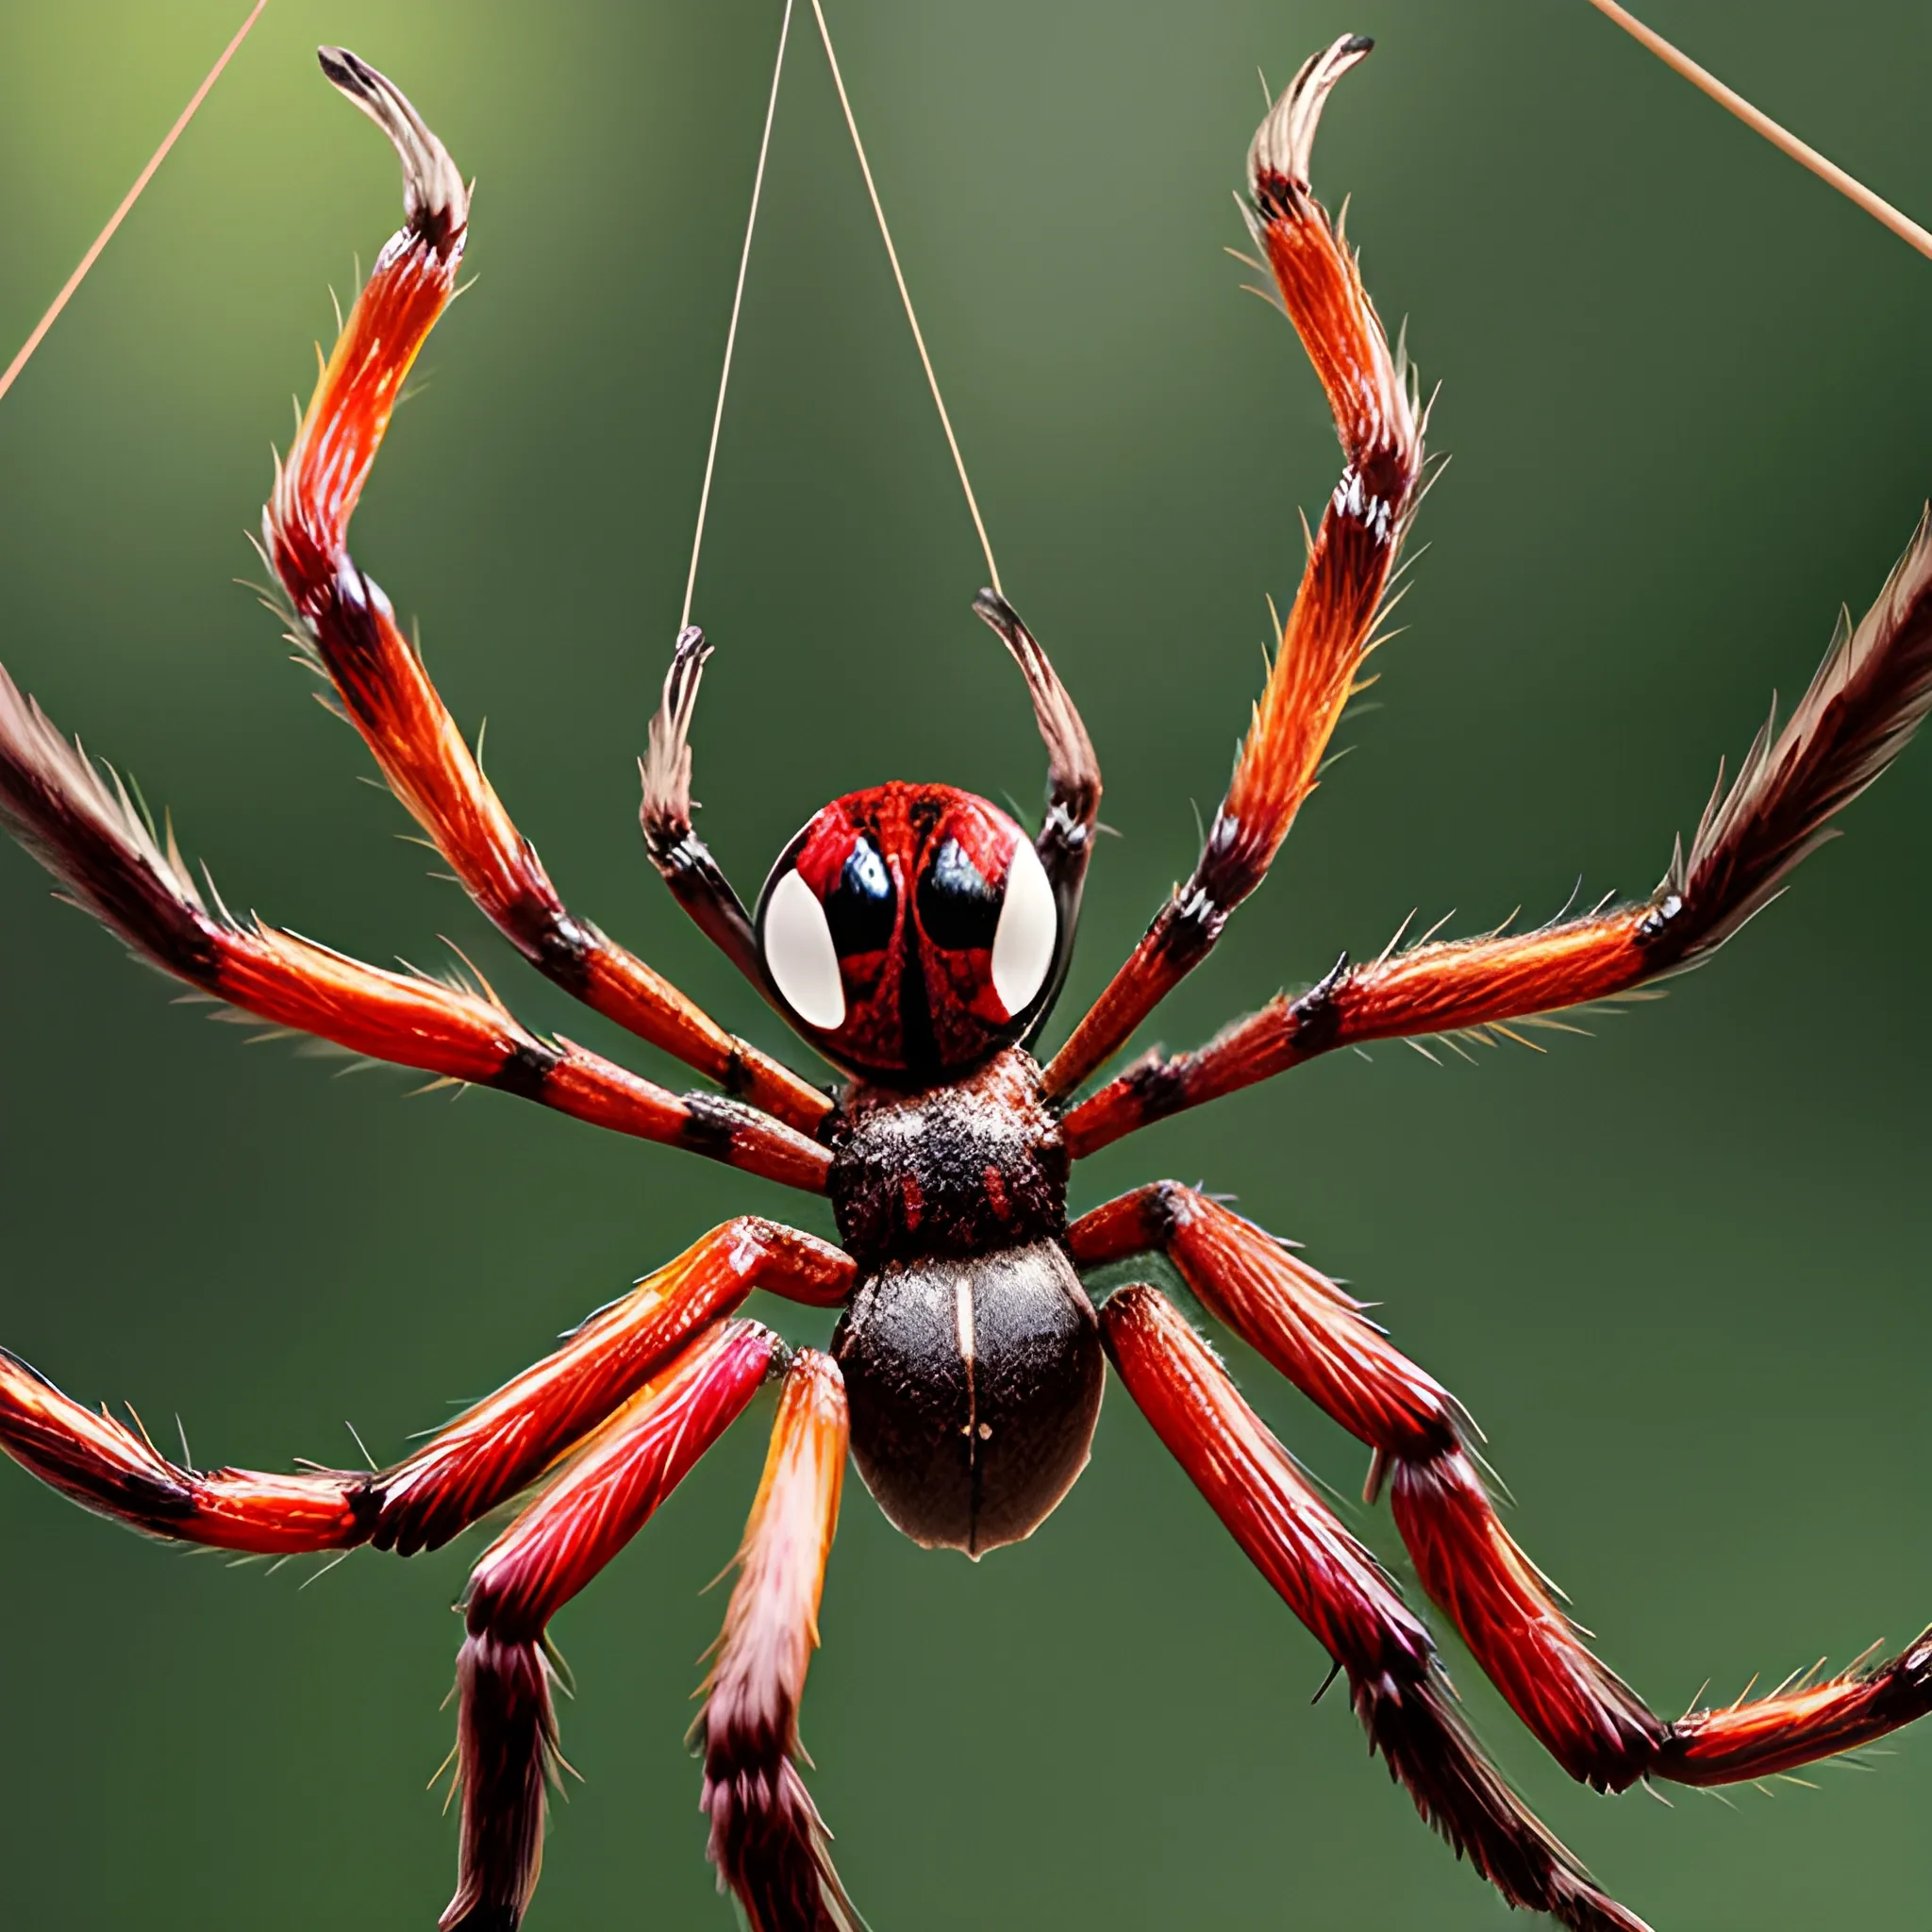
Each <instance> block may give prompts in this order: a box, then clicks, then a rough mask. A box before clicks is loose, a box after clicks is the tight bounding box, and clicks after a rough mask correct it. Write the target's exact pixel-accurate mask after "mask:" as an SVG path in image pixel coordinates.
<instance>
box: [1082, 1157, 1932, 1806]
mask: <svg viewBox="0 0 1932 1932" xmlns="http://www.w3.org/2000/svg"><path fill="white" fill-rule="evenodd" d="M1069 1241H1070V1244H1071V1246H1072V1248H1073V1251H1074V1257H1075V1258H1076V1259H1077V1260H1078V1261H1080V1262H1081V1264H1082V1265H1084V1266H1089V1267H1091V1266H1096V1265H1098V1264H1099V1263H1100V1262H1102V1261H1110V1260H1119V1259H1124V1258H1125V1257H1128V1256H1130V1255H1135V1254H1141V1253H1144V1252H1147V1251H1149V1250H1158V1251H1159V1252H1161V1253H1164V1254H1165V1255H1166V1256H1167V1257H1168V1258H1169V1259H1170V1260H1172V1261H1173V1263H1174V1266H1175V1267H1176V1268H1177V1269H1179V1271H1180V1273H1181V1275H1182V1277H1183V1279H1185V1280H1186V1282H1187V1283H1188V1285H1189V1287H1190V1288H1191V1289H1192V1290H1193V1291H1194V1292H1195V1294H1196V1296H1197V1297H1198V1298H1199V1300H1200V1302H1201V1304H1202V1306H1203V1307H1206V1308H1207V1309H1208V1312H1209V1313H1210V1314H1212V1315H1213V1316H1214V1317H1215V1318H1216V1319H1217V1320H1219V1321H1222V1322H1224V1323H1225V1324H1226V1325H1227V1326H1228V1327H1229V1328H1231V1329H1232V1330H1233V1331H1234V1332H1235V1333H1236V1334H1237V1335H1239V1336H1240V1337H1241V1339H1242V1340H1243V1341H1246V1342H1247V1343H1248V1344H1249V1345H1250V1346H1251V1347H1252V1348H1254V1349H1255V1350H1256V1351H1257V1353H1258V1354H1259V1355H1261V1356H1262V1357H1265V1358H1266V1359H1267V1360H1268V1361H1269V1362H1270V1363H1272V1364H1273V1365H1274V1367H1275V1368H1276V1369H1278V1370H1279V1371H1280V1372H1281V1373H1282V1374H1284V1375H1286V1376H1287V1377H1288V1378H1289V1380H1290V1381H1291V1382H1292V1383H1293V1384H1294V1385H1295V1386H1296V1388H1298V1389H1299V1390H1301V1391H1302V1392H1303V1393H1304V1394H1305V1395H1307V1397H1308V1398H1309V1399H1310V1400H1311V1401H1312V1402H1314V1403H1315V1404H1316V1405H1317V1406H1318V1407H1321V1408H1323V1409H1324V1410H1325V1411H1326V1412H1327V1413H1328V1414H1329V1415H1330V1416H1332V1417H1333V1418H1334V1419H1335V1421H1337V1422H1338V1423H1340V1424H1341V1426H1342V1427H1343V1428H1345V1429H1347V1430H1348V1431H1349V1433H1350V1434H1351V1435H1354V1436H1356V1437H1357V1438H1358V1439H1359V1440H1360V1441H1364V1442H1366V1443H1367V1444H1368V1445H1369V1446H1370V1448H1371V1449H1373V1450H1374V1457H1375V1459H1374V1465H1373V1467H1372V1470H1371V1474H1370V1478H1369V1495H1370V1499H1371V1500H1373V1499H1374V1494H1375V1493H1376V1492H1377V1491H1379V1490H1380V1488H1381V1485H1382V1482H1383V1479H1384V1477H1385V1476H1386V1475H1388V1474H1390V1473H1391V1471H1392V1475H1393V1479H1392V1482H1391V1508H1392V1509H1393V1512H1394V1516H1395V1523H1396V1527H1397V1528H1398V1529H1399V1530H1400V1531H1401V1533H1402V1540H1403V1541H1404V1543H1405V1544H1407V1548H1408V1552H1409V1555H1410V1557H1412V1558H1413V1559H1414V1561H1415V1566H1416V1573H1417V1574H1418V1575H1419V1576H1420V1577H1421V1579H1422V1582H1423V1587H1424V1589H1425V1590H1426V1591H1428V1593H1429V1595H1430V1596H1431V1597H1432V1598H1433V1599H1434V1600H1435V1601H1436V1603H1438V1604H1439V1605H1440V1606H1441V1607H1442V1609H1443V1610H1444V1611H1445V1612H1447V1614H1448V1616H1449V1617H1450V1619H1451V1621H1452V1622H1453V1623H1454V1624H1455V1625H1456V1627H1457V1630H1458V1631H1459V1632H1460V1633H1461V1635H1462V1639H1463V1641H1464V1642H1466V1643H1467V1644H1468V1645H1469V1647H1470V1650H1471V1651H1472V1652H1473V1653H1474V1657H1475V1658H1476V1661H1477V1662H1478V1663H1480V1664H1481V1665H1482V1667H1483V1670H1484V1672H1485V1673H1486V1674H1488V1675H1489V1676H1490V1678H1491V1680H1492V1681H1493V1682H1494V1683H1495V1685H1496V1688H1497V1689H1498V1690H1499V1691H1502V1693H1503V1695H1504V1696H1505V1698H1507V1700H1508V1703H1509V1705H1510V1707H1511V1708H1513V1709H1514V1710H1515V1712H1516V1714H1517V1715H1518V1716H1519V1717H1520V1718H1522V1720H1523V1722H1524V1724H1526V1725H1528V1727H1529V1729H1530V1730H1531V1732H1532V1733H1534V1735H1535V1736H1536V1738H1537V1739H1538V1740H1539V1741H1540V1742H1541V1744H1542V1745H1543V1746H1544V1748H1545V1749H1546V1750H1547V1751H1548V1752H1549V1753H1550V1755H1551V1756H1552V1757H1555V1758H1556V1759H1557V1762H1558V1763H1559V1764H1560V1765H1562V1767H1563V1769H1564V1770H1565V1771H1567V1772H1568V1773H1569V1774H1571V1775H1572V1776H1573V1777H1574V1778H1577V1779H1578V1780H1580V1781H1581V1782H1583V1783H1585V1784H1589V1785H1592V1786H1594V1787H1595V1788H1596V1789H1598V1790H1623V1789H1624V1788H1625V1787H1626V1786H1628V1785H1630V1784H1632V1783H1634V1782H1635V1781H1636V1780H1637V1779H1638V1778H1640V1777H1650V1776H1659V1777H1667V1778H1671V1779H1673V1780H1674V1781H1676V1782H1678V1783H1681V1784H1693V1785H1717V1784H1729V1783H1734V1782H1737V1781H1739V1780H1741V1779H1747V1778H1755V1777H1764V1776H1768V1775H1770V1774H1773V1773H1774V1772H1778V1771H1785V1770H1789V1769H1790V1768H1791V1767H1792V1766H1794V1765H1799V1764H1807V1763H1810V1762H1812V1761H1814V1760H1815V1759H1818V1758H1821V1757H1832V1756H1834V1755H1835V1754H1837V1753H1839V1752H1841V1751H1849V1750H1853V1749H1856V1748H1857V1746H1859V1745H1861V1744H1867V1743H1870V1742H1871V1741H1872V1740H1874V1739H1875V1738H1880V1737H1883V1736H1884V1735H1885V1734H1886V1733H1887V1732H1888V1731H1892V1730H1896V1729H1897V1728H1898V1727H1899V1726H1900V1725H1901V1724H1909V1723H1911V1722H1912V1721H1913V1720H1914V1719H1915V1718H1919V1717H1922V1716H1924V1714H1925V1713H1926V1712H1927V1711H1928V1710H1932V1630H1928V1631H1927V1632H1925V1633H1924V1635H1922V1636H1921V1637H1919V1638H1918V1639H1917V1640H1916V1641H1914V1642H1913V1643H1912V1644H1910V1645H1909V1646H1907V1649H1906V1650H1904V1651H1903V1652H1901V1653H1900V1654H1899V1655H1898V1656H1897V1657H1891V1658H1890V1659H1888V1660H1886V1661H1885V1662H1883V1663H1879V1664H1876V1665H1874V1666H1871V1667H1870V1668H1860V1669H1855V1670H1853V1671H1850V1672H1847V1673H1845V1674H1843V1675H1840V1676H1839V1677H1835V1678H1833V1679H1832V1680H1831V1681H1830V1682H1828V1683H1824V1684H1810V1683H1806V1684H1804V1685H1802V1686H1801V1687H1800V1688H1798V1689H1795V1690H1792V1689H1790V1688H1788V1687H1781V1689H1780V1691H1778V1692H1777V1693H1775V1694H1774V1695H1772V1696H1770V1697H1766V1698H1760V1699H1758V1700H1757V1701H1756V1702H1749V1703H1747V1702H1744V1701H1742V1700H1740V1702H1739V1703H1737V1704H1735V1705H1732V1706H1730V1707H1726V1708H1724V1709H1719V1710H1705V1711H1697V1712H1693V1713H1691V1714H1690V1715H1688V1716H1686V1717H1684V1718H1683V1719H1681V1720H1679V1721H1678V1722H1677V1723H1676V1724H1670V1723H1667V1722H1666V1721H1665V1720H1663V1719H1662V1718H1659V1717H1657V1715H1656V1714H1655V1713H1654V1712H1653V1711H1651V1710H1650V1709H1649V1707H1647V1706H1646V1705H1645V1704H1644V1702H1643V1700H1642V1699H1641V1698H1640V1697H1639V1696H1638V1695H1637V1693H1636V1692H1635V1691H1632V1690H1631V1689H1630V1688H1629V1687H1628V1686H1627V1685H1626V1684H1624V1682H1623V1681H1622V1680H1621V1679H1619V1678H1618V1677H1617V1676H1616V1675H1615V1674H1614V1673H1612V1672H1611V1671H1610V1670H1608V1669H1607V1667H1606V1666H1605V1665H1604V1664H1603V1663H1602V1662H1601V1661H1600V1660H1599V1659H1598V1658H1597V1657H1595V1656H1594V1655H1593V1654H1592V1653H1591V1650H1590V1648H1589V1646H1588V1645H1587V1644H1586V1643H1585V1642H1584V1641H1583V1638H1582V1636H1581V1634H1580V1633H1579V1632H1578V1630H1577V1628H1576V1626H1575V1624H1573V1623H1572V1622H1571V1621H1570V1619H1569V1618H1568V1617H1567V1616H1565V1615H1564V1613H1563V1611H1562V1610H1561V1609H1560V1608H1559V1607H1558V1606H1557V1602H1556V1600H1555V1596H1554V1594H1553V1592H1552V1591H1551V1590H1550V1588H1549V1586H1548V1585H1547V1583H1546V1582H1545V1581H1544V1579H1543V1578H1542V1576H1541V1574H1540V1573H1539V1572H1538V1571H1537V1569H1536V1567H1535V1565H1534V1564H1533V1563H1531V1561H1530V1560H1529V1558H1528V1557H1525V1556H1524V1553H1523V1551H1522V1550H1521V1549H1520V1548H1518V1546H1517V1544H1516V1542H1515V1541H1514V1540H1513V1539H1512V1538H1511V1537H1510V1535H1509V1533H1508V1531H1507V1529H1505V1528H1504V1526H1503V1524H1502V1521H1501V1519H1500V1518H1499V1517H1498V1515H1497V1513H1496V1509H1495V1506H1494V1504H1493V1503H1492V1502H1491V1500H1490V1496H1489V1493H1488V1491H1487V1490H1486V1489H1485V1488H1484V1485H1483V1481H1482V1478H1481V1476H1480V1475H1479V1474H1477V1471H1476V1468H1475V1464H1474V1459H1473V1458H1472V1457H1471V1456H1470V1454H1469V1452H1468V1449H1467V1447H1466V1442H1467V1439H1468V1436H1469V1434H1470V1433H1471V1429H1470V1424H1469V1422H1468V1418H1467V1417H1466V1415H1465V1414H1464V1413H1463V1410H1462V1408H1461V1407H1460V1405H1459V1404H1458V1403H1457V1401H1456V1400H1455V1398H1454V1397H1453V1396H1451V1395H1450V1394H1449V1393H1448V1392H1447V1391H1445V1390H1444V1389H1443V1388H1442V1387H1441V1384H1440V1383H1438V1382H1437V1381H1435V1379H1434V1378H1433V1377H1431V1376H1429V1375H1427V1374H1424V1372H1423V1371H1422V1370H1421V1369H1419V1368H1417V1367H1416V1366H1415V1365H1414V1364H1413V1363H1412V1362H1410V1361H1408V1360H1407V1358H1406V1357H1403V1356H1402V1355H1401V1354H1400V1353H1399V1352H1398V1351H1397V1350H1396V1349H1395V1347H1394V1346H1393V1345H1392V1344H1391V1342H1390V1341H1388V1339H1387V1338H1386V1337H1385V1336H1384V1335H1383V1334H1382V1333H1381V1331H1380V1330H1379V1329H1378V1328H1376V1327H1375V1326H1374V1324H1372V1323H1371V1322H1369V1321H1368V1320H1367V1318H1366V1317H1365V1316H1364V1314H1363V1313H1362V1305H1361V1304H1360V1303H1359V1302H1357V1301H1356V1300H1355V1299H1354V1298H1353V1297H1352V1296H1350V1295H1348V1294H1345V1293H1344V1292H1343V1291H1341V1289H1340V1288H1338V1287H1337V1286H1336V1285H1335V1283H1334V1282H1332V1281H1330V1280H1329V1279H1328V1278H1327V1277H1326V1276H1325V1275H1324V1274H1319V1273H1318V1272H1317V1271H1316V1270H1315V1269H1313V1268H1311V1267H1310V1266H1309V1265H1308V1264H1307V1262H1306V1261H1303V1260H1302V1259H1300V1257H1297V1256H1296V1255H1295V1254H1293V1253H1292V1252H1291V1250H1290V1249H1289V1248H1288V1247H1286V1246H1285V1245H1284V1244H1283V1243H1282V1242H1280V1241H1277V1240H1276V1239H1275V1238H1274V1236H1272V1235H1270V1234H1268V1233H1267V1232H1266V1231H1265V1230H1264V1229H1261V1228H1258V1227H1257V1226H1256V1225H1255V1224H1253V1223H1252V1222H1248V1221H1243V1220H1242V1219H1241V1217H1240V1216H1239V1215H1237V1214H1234V1213H1232V1212H1230V1211H1229V1209H1227V1208H1224V1207H1222V1206H1221V1205H1220V1204H1219V1203H1218V1202H1215V1201H1211V1200H1209V1199H1208V1197H1207V1196H1206V1195H1204V1194H1201V1193H1198V1192H1197V1191H1195V1190H1193V1189H1192V1188H1185V1187H1182V1186H1180V1185H1179V1184H1178V1183H1176V1182H1174V1181H1163V1182H1159V1183H1157V1184H1156V1185H1155V1186H1153V1187H1148V1188H1141V1189H1138V1190H1136V1191H1134V1192H1133V1193H1131V1194H1126V1195H1123V1196H1122V1197H1121V1198H1120V1199H1119V1200H1117V1201H1113V1202H1109V1203H1108V1205H1107V1206H1106V1207H1104V1208H1097V1209H1095V1210H1094V1212H1093V1213H1091V1214H1089V1215H1085V1216H1083V1217H1082V1218H1081V1219H1080V1220H1079V1221H1078V1222H1076V1223H1075V1224H1074V1227H1073V1229H1072V1230H1071V1233H1070V1235H1069Z"/></svg>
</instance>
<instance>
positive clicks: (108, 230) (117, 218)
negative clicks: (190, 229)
mask: <svg viewBox="0 0 1932 1932" xmlns="http://www.w3.org/2000/svg"><path fill="white" fill-rule="evenodd" d="M267 5H268V0H255V6H254V8H253V9H252V10H251V11H250V13H249V15H248V18H247V19H246V20H244V21H243V22H242V25H240V26H239V27H238V28H237V29H236V30H235V38H234V39H233V40H232V41H230V42H228V44H227V45H226V46H225V47H224V48H223V49H222V56H221V58H220V59H219V60H217V61H216V62H215V64H214V65H213V66H212V67H210V68H209V69H208V76H207V78H206V79H204V80H203V82H202V83H201V85H200V86H199V87H198V88H196V89H195V90H194V92H193V93H192V95H191V96H190V98H189V102H188V105H187V106H186V107H185V108H182V109H181V113H180V116H179V118H178V119H177V120H176V121H175V125H174V126H172V127H171V128H169V129H168V132H167V134H166V136H165V137H164V138H163V140H162V142H161V144H160V146H159V147H158V148H156V150H155V151H154V153H153V154H152V155H151V156H150V157H149V158H148V164H147V166H146V167H144V168H143V169H142V171H141V173H140V174H139V175H136V176H135V177H134V186H133V187H132V188H130V189H129V190H128V191H127V192H126V193H125V195H123V196H122V197H121V206H120V207H119V208H116V209H115V210H114V212H113V213H112V214H111V215H109V216H108V225H107V226H106V227H105V228H103V229H102V230H101V232H100V233H99V234H98V235H96V236H95V237H94V239H93V245H92V247H91V248H90V249H89V250H88V252H87V253H86V254H85V255H83V256H82V257H81V258H80V266H79V267H78V268H76V269H75V271H74V273H73V274H72V275H69V276H68V277H67V279H66V281H65V282H64V283H62V284H61V288H60V292H59V293H58V295H56V296H55V297H54V299H53V301H52V302H51V303H49V304H48V306H47V312H46V313H45V314H44V315H43V316H42V317H41V319H40V321H39V322H37V323H35V325H34V331H33V333H32V334H31V335H30V336H28V337H27V339H26V341H24V342H23V343H22V344H21V345H20V353H19V354H18V355H17V356H15V357H14V358H13V360H12V361H11V362H9V363H8V365H7V368H6V370H5V372H4V373H0V396H4V395H5V394H6V393H7V391H8V390H10V389H11V388H12V387H13V384H14V378H15V377H16V376H18V375H19V374H20V372H21V371H22V370H23V369H25V367H26V365H27V362H28V360H29V359H30V358H32V356H33V353H34V351H35V350H36V349H38V348H39V347H40V346H41V342H42V339H43V338H44V337H45V335H46V333H47V331H48V330H49V329H50V328H52V327H53V326H54V325H55V323H57V322H58V320H59V319H60V311H61V310H62V309H63V308H66V307H67V305H68V303H69V302H70V301H71V300H72V299H73V297H74V291H75V290H76V289H77V288H79V287H80V285H81V283H82V282H84V281H86V279H87V275H88V271H89V270H90V269H91V268H92V267H93V265H94V263H95V262H96V261H98V260H99V259H100V256H101V250H102V249H104V248H105V247H106V246H107V245H108V242H111V241H112V240H113V239H114V231H115V229H117V228H118V227H119V226H120V225H121V224H122V223H123V222H124V221H125V220H126V219H127V211H128V209H130V208H132V207H133V206H134V204H135V203H136V202H137V201H139V200H140V199H141V195H142V190H143V189H144V188H145V187H146V186H147V184H148V183H149V182H150V181H152V180H153V179H154V177H155V171H156V169H158V167H159V166H160V165H161V163H162V162H163V161H165V160H166V159H167V158H168V150H169V149H170V148H172V147H173V146H174V145H175V142H177V141H179V140H180V139H181V136H182V134H183V133H184V132H185V131H186V129H187V126H188V124H189V123H190V122H191V121H192V120H193V119H194V116H195V111H196V109H197V108H200V106H201V104H202V102H203V101H205V100H207V99H208V90H209V89H210V88H212V87H213V86H214V84H215V82H216V81H218V80H219V79H221V77H222V70H223V69H224V68H225V67H226V66H227V64H228V62H229V61H230V60H232V59H233V58H235V56H236V54H237V53H238V52H240V50H241V46H242V42H243V41H245V40H246V39H247V38H248V34H249V30H250V28H252V27H253V26H254V25H255V23H256V22H257V21H258V20H259V19H260V18H261V10H262V8H264V7H266V6H267Z"/></svg>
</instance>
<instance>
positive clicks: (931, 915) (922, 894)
mask: <svg viewBox="0 0 1932 1932" xmlns="http://www.w3.org/2000/svg"><path fill="white" fill-rule="evenodd" d="M1000 904H1001V897H1000V894H999V893H998V892H996V891H994V890H993V887H992V884H991V881H990V880H989V879H988V878H987V877H986V876H985V874H983V873H981V871H980V870H979V868H978V867H977V866H976V865H974V862H973V861H972V859H970V858H968V857H967V856H966V850H965V848H964V847H963V846H962V845H961V844H960V843H959V841H958V840H957V839H946V840H943V841H941V844H940V848H939V850H938V851H937V852H935V853H934V854H933V857H932V863H931V864H930V865H928V866H927V867H926V869H925V871H924V873H923V874H921V875H920V880H919V923H920V924H921V925H922V926H923V927H924V930H925V936H926V938H927V939H928V940H930V941H932V943H933V944H934V945H936V946H940V947H942V948H944V949H945V950H946V951H947V952H952V953H964V952H971V951H974V950H980V951H991V947H992V942H993V938H994V935H995V934H996V933H997V932H998V930H999V923H1000Z"/></svg>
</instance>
